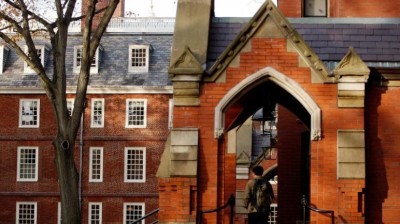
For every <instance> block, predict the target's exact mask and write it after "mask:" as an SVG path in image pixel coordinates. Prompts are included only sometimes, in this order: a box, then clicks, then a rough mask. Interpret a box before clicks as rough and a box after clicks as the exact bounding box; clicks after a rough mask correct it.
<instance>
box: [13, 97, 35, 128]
mask: <svg viewBox="0 0 400 224" xmlns="http://www.w3.org/2000/svg"><path fill="white" fill-rule="evenodd" d="M29 101H30V102H31V103H32V102H36V105H37V107H36V111H37V113H36V124H33V125H27V124H23V121H24V120H25V119H27V118H29V116H32V119H33V118H34V115H23V114H22V112H23V106H24V102H29ZM29 110H30V108H29ZM18 124H19V127H20V128H38V127H39V124H40V99H20V100H19V122H18Z"/></svg>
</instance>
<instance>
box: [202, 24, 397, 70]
mask: <svg viewBox="0 0 400 224" xmlns="http://www.w3.org/2000/svg"><path fill="white" fill-rule="evenodd" d="M248 20H249V18H214V19H213V21H212V23H211V29H210V40H209V48H208V52H209V54H208V56H209V57H208V65H209V66H210V65H212V63H213V62H214V61H215V60H216V59H217V57H218V56H219V55H220V54H221V53H222V51H223V50H224V49H225V47H226V46H228V45H229V43H230V42H231V41H232V40H233V39H234V38H235V37H236V35H237V34H239V33H240V30H241V29H242V28H243V27H244V25H245V24H246V23H247V21H248ZM289 22H290V23H291V24H292V26H293V27H294V28H296V30H297V32H298V33H300V34H301V35H302V37H303V39H304V40H305V41H306V42H307V43H308V44H309V45H310V47H311V48H312V49H313V50H314V51H315V53H316V54H317V55H318V56H319V57H320V59H321V60H322V61H324V62H325V63H326V64H327V65H328V67H329V68H330V69H333V68H332V65H330V66H329V64H332V63H337V62H338V61H340V60H341V59H342V58H343V56H345V54H346V52H347V51H348V48H349V47H350V46H353V47H354V49H355V50H356V52H357V53H358V54H359V55H360V57H361V58H362V59H363V60H364V61H365V62H366V63H367V64H369V65H372V66H374V67H400V19H348V18H346V19H329V18H325V19H321V18H317V19H316V18H302V19H289Z"/></svg>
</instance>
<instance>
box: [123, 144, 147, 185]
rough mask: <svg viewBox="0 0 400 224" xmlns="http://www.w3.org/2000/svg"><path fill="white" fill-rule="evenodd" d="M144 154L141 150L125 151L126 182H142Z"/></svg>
mask: <svg viewBox="0 0 400 224" xmlns="http://www.w3.org/2000/svg"><path fill="white" fill-rule="evenodd" d="M144 153H145V151H144V150H143V149H134V148H131V149H127V151H126V161H125V163H126V180H128V181H129V180H144V172H145V166H144V158H145V157H144Z"/></svg>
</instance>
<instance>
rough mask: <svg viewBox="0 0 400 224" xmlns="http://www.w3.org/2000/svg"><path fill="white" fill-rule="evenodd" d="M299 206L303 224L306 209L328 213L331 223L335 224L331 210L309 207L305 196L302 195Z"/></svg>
mask: <svg viewBox="0 0 400 224" xmlns="http://www.w3.org/2000/svg"><path fill="white" fill-rule="evenodd" d="M301 204H302V206H303V224H306V209H308V210H311V211H314V212H318V213H323V214H328V213H329V214H330V216H331V223H332V224H335V212H334V211H333V210H325V209H319V208H316V207H314V206H310V205H309V204H308V202H307V199H306V196H305V195H303V198H302V199H301Z"/></svg>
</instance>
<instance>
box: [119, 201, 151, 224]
mask: <svg viewBox="0 0 400 224" xmlns="http://www.w3.org/2000/svg"><path fill="white" fill-rule="evenodd" d="M128 205H133V206H137V205H139V206H142V215H141V217H143V216H144V215H145V211H146V210H145V209H146V207H145V203H137V202H136V203H131V202H126V203H124V212H123V216H124V217H123V220H124V221H123V223H124V224H125V223H126V221H127V220H126V207H127V206H128ZM140 223H141V224H143V223H144V221H143V220H142V221H141V222H140Z"/></svg>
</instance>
